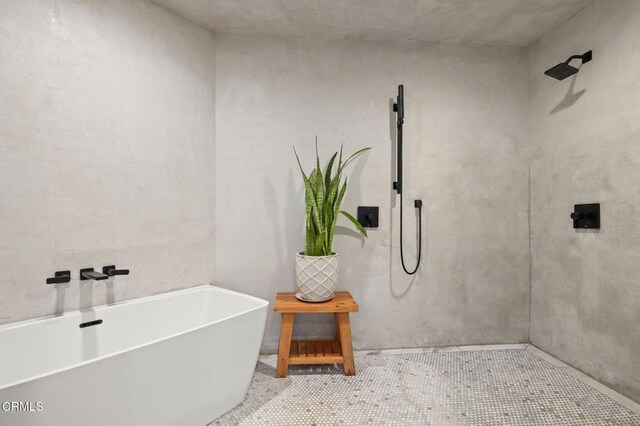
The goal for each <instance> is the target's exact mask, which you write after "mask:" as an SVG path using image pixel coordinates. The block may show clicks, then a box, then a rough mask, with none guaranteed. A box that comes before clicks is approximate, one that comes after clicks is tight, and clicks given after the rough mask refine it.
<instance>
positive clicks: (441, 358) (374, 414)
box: [212, 349, 640, 426]
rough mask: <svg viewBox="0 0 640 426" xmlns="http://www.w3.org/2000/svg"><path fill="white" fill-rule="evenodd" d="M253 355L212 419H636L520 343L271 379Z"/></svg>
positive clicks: (364, 359)
mask: <svg viewBox="0 0 640 426" xmlns="http://www.w3.org/2000/svg"><path fill="white" fill-rule="evenodd" d="M275 366H276V356H275V355H272V356H266V357H261V359H260V361H259V363H258V366H257V370H256V373H255V376H254V379H253V382H252V384H251V388H250V390H249V394H248V396H247V399H246V400H245V401H244V402H243V403H242V404H240V405H239V406H237V407H236V408H235V409H233V410H231V411H230V412H228V413H227V414H225V415H224V416H223V417H220V418H219V419H217V420H216V421H215V422H213V423H212V425H277V426H284V425H318V426H319V425H361V424H373V425H491V426H493V425H554V426H563V425H581V426H582V425H585V426H591V425H636V426H637V425H640V415H639V414H637V413H634V412H632V411H630V410H629V409H627V408H625V407H623V406H622V405H620V404H618V403H617V402H615V401H614V400H612V399H610V398H609V397H607V396H605V395H603V394H602V393H600V392H598V391H597V390H595V389H593V388H591V387H589V386H587V385H586V384H584V383H583V382H581V381H579V380H577V379H576V378H574V377H572V376H570V375H569V374H567V373H566V372H564V371H563V370H562V369H561V368H558V367H555V366H553V365H552V364H550V363H548V362H547V361H544V360H542V359H541V358H539V357H537V356H536V355H534V354H532V353H531V352H530V351H528V350H525V349H510V350H491V351H464V352H421V353H409V354H385V353H383V354H381V353H369V354H356V372H357V375H356V376H355V377H345V376H343V375H342V370H341V368H338V367H337V366H295V367H291V368H290V369H289V376H288V377H287V378H284V379H276V378H275Z"/></svg>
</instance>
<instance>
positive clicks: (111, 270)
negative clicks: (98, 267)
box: [102, 265, 129, 277]
mask: <svg viewBox="0 0 640 426" xmlns="http://www.w3.org/2000/svg"><path fill="white" fill-rule="evenodd" d="M102 273H103V274H105V275H109V276H110V277H113V276H114V275H129V270H128V269H116V265H109V266H103V267H102Z"/></svg>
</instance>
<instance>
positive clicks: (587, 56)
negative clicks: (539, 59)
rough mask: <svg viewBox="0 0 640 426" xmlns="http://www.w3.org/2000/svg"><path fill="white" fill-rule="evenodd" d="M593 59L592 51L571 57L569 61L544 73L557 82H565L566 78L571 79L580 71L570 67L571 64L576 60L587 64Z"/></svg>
mask: <svg viewBox="0 0 640 426" xmlns="http://www.w3.org/2000/svg"><path fill="white" fill-rule="evenodd" d="M592 58H593V54H592V51H591V50H590V51H588V52H586V53H584V54H582V55H573V56H571V57H569V59H567V60H566V61H564V62H562V63H560V64H558V65H556V66H554V67H551V68H549V69H548V70H546V71H545V72H544V73H545V74H546V75H548V76H549V77H553V78H555V79H556V80H564V79H565V78H567V77H571V76H572V75H574V74H576V73H577V72H578V71H579V69H578V68H576V67H572V66H571V65H569V62H571V61H572V60H574V59H582V63H583V64H586V63H587V62H589V61H590V60H591V59H592Z"/></svg>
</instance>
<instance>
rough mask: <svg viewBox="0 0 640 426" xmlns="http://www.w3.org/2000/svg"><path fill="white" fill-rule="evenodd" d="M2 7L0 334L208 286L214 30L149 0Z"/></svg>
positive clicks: (34, 1) (62, 0)
mask: <svg viewBox="0 0 640 426" xmlns="http://www.w3.org/2000/svg"><path fill="white" fill-rule="evenodd" d="M0 10H1V11H2V12H1V13H0V270H1V271H2V279H1V280H0V295H1V297H0V323H5V322H12V321H18V320H21V319H26V318H33V317H39V316H43V315H51V314H59V313H61V312H64V311H67V310H76V309H79V308H87V307H90V306H93V305H100V304H105V303H112V302H116V301H120V300H126V299H131V298H136V297H142V296H146V295H149V294H154V293H161V292H164V291H169V290H172V289H178V288H183V287H188V286H193V285H197V284H203V283H208V282H212V281H213V280H214V278H215V277H214V272H215V271H214V267H215V264H214V259H213V258H214V254H215V253H214V235H213V234H214V228H213V227H214V218H213V214H214V190H213V187H214V168H213V166H214V160H213V154H214V147H213V136H214V130H213V127H214V122H213V116H214V113H213V108H214V106H215V105H214V92H213V88H214V81H213V71H214V64H213V59H214V58H213V37H212V35H211V33H210V32H208V31H206V30H205V29H203V28H202V27H199V26H197V25H196V24H193V23H190V22H188V21H186V20H185V19H183V18H181V17H179V16H177V15H175V14H174V13H172V12H169V11H167V10H165V9H163V8H162V7H160V6H158V5H156V4H154V3H151V2H149V1H146V0H135V1H129V0H113V1H101V0H87V1H81V2H78V1H72V0H59V1H45V0H24V1H12V0H0ZM109 264H116V265H118V266H119V267H123V268H130V269H131V275H129V276H128V277H118V278H115V279H110V280H109V281H108V282H105V281H100V282H97V283H92V282H87V281H82V283H80V281H79V280H78V274H79V272H78V271H79V269H80V268H88V267H93V268H96V269H100V268H102V266H104V265H109ZM67 269H70V270H72V274H73V278H74V279H73V280H72V282H71V283H70V284H66V285H55V286H54V285H46V284H45V279H46V278H47V277H51V276H53V273H54V271H58V270H67Z"/></svg>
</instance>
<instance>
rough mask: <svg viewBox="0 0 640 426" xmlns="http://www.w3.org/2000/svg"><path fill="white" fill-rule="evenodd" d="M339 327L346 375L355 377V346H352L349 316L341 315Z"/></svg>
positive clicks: (346, 314)
mask: <svg viewBox="0 0 640 426" xmlns="http://www.w3.org/2000/svg"><path fill="white" fill-rule="evenodd" d="M336 315H337V316H338V326H339V329H340V331H339V332H340V344H341V345H342V356H343V357H344V374H345V375H346V376H355V374H356V366H355V362H354V360H353V346H352V344H351V325H350V324H349V314H348V313H339V314H336Z"/></svg>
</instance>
